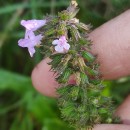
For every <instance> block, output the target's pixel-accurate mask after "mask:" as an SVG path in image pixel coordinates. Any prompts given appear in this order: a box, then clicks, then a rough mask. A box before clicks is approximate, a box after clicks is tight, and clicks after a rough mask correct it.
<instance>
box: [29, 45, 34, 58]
mask: <svg viewBox="0 0 130 130" xmlns="http://www.w3.org/2000/svg"><path fill="white" fill-rule="evenodd" d="M28 51H29V54H30V56H31V57H33V55H34V53H35V48H34V47H29V48H28Z"/></svg>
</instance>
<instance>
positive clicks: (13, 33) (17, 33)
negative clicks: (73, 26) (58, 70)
mask: <svg viewBox="0 0 130 130" xmlns="http://www.w3.org/2000/svg"><path fill="white" fill-rule="evenodd" d="M68 5H69V0H19V1H18V0H0V130H61V129H62V130H73V128H69V127H67V123H65V122H63V121H62V120H61V119H60V112H59V110H58V108H57V104H56V100H55V99H51V98H48V97H45V96H43V95H41V94H39V93H38V92H37V91H36V90H35V89H34V88H33V86H32V83H31V79H30V74H31V71H32V69H33V68H34V66H35V65H36V64H37V63H38V62H39V61H40V60H41V59H42V55H41V54H40V53H37V54H36V55H35V57H34V58H30V56H29V54H28V52H27V50H26V49H23V48H20V47H18V45H17V44H18V43H17V41H18V39H20V38H22V37H23V36H24V28H23V27H21V26H20V20H22V19H35V18H36V19H42V18H44V15H45V14H53V15H55V14H56V12H58V11H60V10H63V9H65V8H66V7H67V6H68ZM79 5H80V8H81V10H80V13H79V14H78V18H79V19H80V20H81V21H82V22H85V23H91V24H92V25H93V29H94V28H96V27H98V26H100V25H101V24H103V23H104V22H106V21H108V20H109V19H111V18H113V17H115V16H117V15H118V14H120V13H122V12H124V11H125V10H127V9H128V8H129V6H130V0H79ZM104 84H105V85H107V87H106V89H105V90H104V94H105V95H107V96H111V95H112V96H113V100H114V103H115V105H118V104H120V103H121V102H122V101H123V99H124V98H125V97H126V96H127V95H128V94H129V93H130V78H129V77H126V78H122V79H119V80H117V81H105V82H104Z"/></svg>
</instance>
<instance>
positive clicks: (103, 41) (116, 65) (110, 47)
mask: <svg viewBox="0 0 130 130" xmlns="http://www.w3.org/2000/svg"><path fill="white" fill-rule="evenodd" d="M89 37H90V39H91V40H92V41H93V46H92V53H93V54H96V55H98V58H97V61H98V62H99V63H100V72H101V74H102V76H103V79H107V80H108V79H109V80H110V79H111V80H112V79H118V78H120V77H124V76H128V75H130V10H127V11H126V12H124V13H123V14H121V15H120V16H118V17H116V18H114V19H112V20H110V21H109V22H107V23H105V24H103V25H102V26H100V27H99V28H97V29H95V30H94V31H93V32H91V34H90V35H89ZM49 61H50V59H45V60H43V61H41V62H40V63H39V64H38V65H37V66H36V67H35V68H34V70H33V72H32V83H33V85H34V87H35V88H36V89H37V90H38V91H39V92H40V93H42V94H43V95H46V96H51V97H57V95H56V89H55V88H57V87H58V86H59V85H58V83H57V82H56V81H55V78H54V75H53V72H50V71H49V70H50V66H49V65H47V63H48V62H49ZM70 82H73V78H71V79H70ZM122 89H123V86H122ZM116 115H118V116H120V117H121V120H122V124H119V125H118V124H117V125H115V124H110V125H109V124H102V125H97V126H95V128H94V129H93V130H130V96H128V97H127V99H126V100H125V101H124V102H123V103H122V104H121V105H120V106H119V107H118V108H117V111H116Z"/></svg>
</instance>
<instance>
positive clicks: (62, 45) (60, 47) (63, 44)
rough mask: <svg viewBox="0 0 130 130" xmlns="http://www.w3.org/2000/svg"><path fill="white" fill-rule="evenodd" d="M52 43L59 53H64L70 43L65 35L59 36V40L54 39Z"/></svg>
mask: <svg viewBox="0 0 130 130" xmlns="http://www.w3.org/2000/svg"><path fill="white" fill-rule="evenodd" d="M52 44H53V45H56V46H55V50H56V51H57V52H59V53H64V52H66V51H68V50H69V48H70V45H69V44H68V43H67V40H66V37H65V36H61V37H60V38H59V40H54V41H53V42H52Z"/></svg>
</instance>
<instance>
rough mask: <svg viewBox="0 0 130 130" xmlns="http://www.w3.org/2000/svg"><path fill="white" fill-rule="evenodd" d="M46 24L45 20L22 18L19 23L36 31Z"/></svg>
mask: <svg viewBox="0 0 130 130" xmlns="http://www.w3.org/2000/svg"><path fill="white" fill-rule="evenodd" d="M45 24H46V20H35V19H34V20H22V21H21V25H22V26H24V27H25V28H26V29H27V30H30V31H36V30H37V29H39V28H40V27H42V26H44V25H45Z"/></svg>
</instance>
